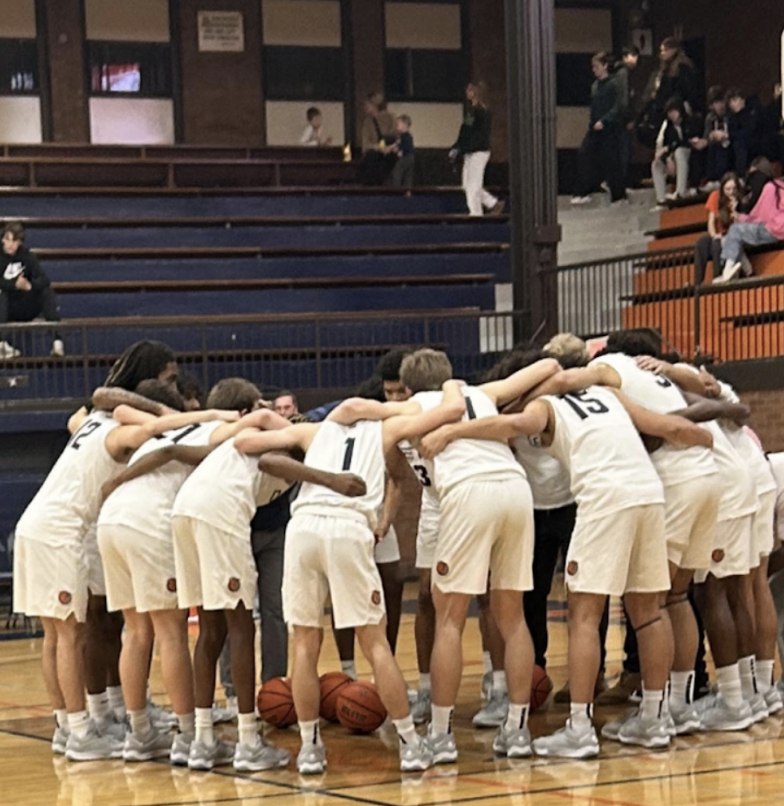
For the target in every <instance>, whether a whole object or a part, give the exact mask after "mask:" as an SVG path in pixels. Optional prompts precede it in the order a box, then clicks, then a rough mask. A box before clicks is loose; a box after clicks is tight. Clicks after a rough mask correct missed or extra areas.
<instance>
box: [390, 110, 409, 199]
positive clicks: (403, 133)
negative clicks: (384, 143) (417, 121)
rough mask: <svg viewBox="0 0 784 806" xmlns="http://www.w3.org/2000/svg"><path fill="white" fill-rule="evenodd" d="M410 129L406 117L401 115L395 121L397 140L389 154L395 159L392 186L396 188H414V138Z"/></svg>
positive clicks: (407, 117)
mask: <svg viewBox="0 0 784 806" xmlns="http://www.w3.org/2000/svg"><path fill="white" fill-rule="evenodd" d="M410 129H411V118H410V117H409V116H408V115H401V116H400V117H399V118H398V119H397V120H396V121H395V130H396V131H397V140H396V141H395V143H394V144H393V145H392V146H391V148H390V152H391V153H392V154H394V155H395V157H397V162H396V163H395V167H394V168H393V169H392V184H393V185H394V187H396V188H410V187H413V186H414V137H413V135H412V134H411V131H410Z"/></svg>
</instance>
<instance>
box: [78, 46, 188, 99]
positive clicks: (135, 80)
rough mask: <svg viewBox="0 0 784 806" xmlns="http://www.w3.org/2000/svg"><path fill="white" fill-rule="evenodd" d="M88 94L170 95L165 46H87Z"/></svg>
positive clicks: (169, 66) (159, 96) (169, 56)
mask: <svg viewBox="0 0 784 806" xmlns="http://www.w3.org/2000/svg"><path fill="white" fill-rule="evenodd" d="M88 55H89V69H90V92H91V93H92V94H93V95H105V94H106V95H114V94H117V93H122V94H132V95H138V96H144V97H148V98H169V97H171V95H172V66H171V49H170V47H169V45H168V44H159V43H149V42H144V43H135V42H134V43H129V42H88Z"/></svg>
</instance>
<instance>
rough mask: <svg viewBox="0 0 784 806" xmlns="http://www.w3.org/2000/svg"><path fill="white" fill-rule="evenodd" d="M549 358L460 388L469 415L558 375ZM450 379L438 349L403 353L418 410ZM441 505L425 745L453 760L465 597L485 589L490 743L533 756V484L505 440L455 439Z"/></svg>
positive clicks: (439, 478) (440, 473) (441, 759)
mask: <svg viewBox="0 0 784 806" xmlns="http://www.w3.org/2000/svg"><path fill="white" fill-rule="evenodd" d="M558 369H559V366H558V363H557V362H556V361H554V360H553V359H547V360H545V361H540V362H538V363H537V364H534V365H532V366H530V367H526V368H525V369H523V370H521V371H520V372H517V373H515V374H514V375H512V376H510V377H509V378H506V379H504V380H501V381H496V382H493V383H488V384H484V385H483V386H481V387H477V388H474V387H467V388H466V389H464V394H465V397H466V404H465V405H466V414H465V415H464V417H467V418H468V419H469V420H473V419H475V418H476V417H479V418H486V417H492V416H494V415H496V414H497V413H498V410H497V408H496V406H497V405H504V404H507V403H510V402H512V401H513V400H516V399H517V398H518V397H520V396H521V395H523V394H525V393H526V392H528V391H530V389H532V388H533V387H534V386H536V385H537V384H538V383H540V382H541V381H543V380H544V379H546V378H547V377H549V376H550V375H552V374H553V373H554V372H557V371H558ZM451 377H452V365H451V364H450V363H449V359H448V358H447V356H446V355H445V354H444V353H441V352H437V351H435V350H429V349H424V350H417V351H416V352H415V353H413V354H412V355H410V356H408V357H407V358H405V359H404V361H403V364H402V366H401V368H400V378H401V380H402V382H403V384H404V385H405V386H406V388H407V389H408V390H409V391H410V392H411V393H413V394H414V396H413V398H412V400H411V401H410V402H413V403H416V404H417V406H418V407H419V408H420V409H421V410H422V411H425V412H427V411H429V410H430V409H431V408H433V407H434V406H436V405H438V404H439V402H440V400H441V397H442V395H441V393H440V392H438V391H435V390H437V389H439V388H440V386H441V385H442V384H443V383H444V382H445V381H446V380H448V379H449V378H451ZM434 469H435V484H436V490H437V493H438V496H439V499H440V502H441V518H440V523H439V534H438V542H437V544H436V550H435V556H434V566H433V567H434V568H435V570H436V576H435V577H434V578H433V603H434V605H435V609H436V636H435V644H434V649H433V659H432V675H433V694H432V714H433V720H432V722H431V724H430V731H429V734H428V744H429V745H430V747H431V749H432V750H433V758H434V761H435V763H437V764H441V763H453V762H455V761H456V760H457V745H456V744H455V739H454V735H453V734H452V714H453V711H454V704H455V701H456V699H457V693H458V690H459V688H460V679H461V676H462V668H463V662H462V635H463V630H464V628H465V622H466V617H467V615H468V607H469V605H470V602H471V598H472V597H473V596H477V595H480V594H483V593H485V591H486V590H487V588H488V576H489V578H490V585H489V587H490V607H491V610H492V612H493V615H494V617H495V622H496V624H497V625H498V628H499V630H500V632H501V635H502V637H503V639H504V643H505V650H504V652H505V655H504V669H505V672H506V684H507V688H508V691H509V710H508V714H507V717H506V721H505V724H504V725H502V726H501V727H499V730H498V733H497V734H496V737H495V741H494V742H493V749H494V751H495V752H496V753H498V754H499V755H506V756H509V757H512V758H520V757H524V756H527V755H530V753H531V740H530V733H529V731H528V706H529V702H530V696H531V680H532V677H533V666H534V658H533V647H532V645H531V637H530V634H529V633H528V627H527V626H526V623H525V618H524V617H523V608H522V595H521V594H522V592H523V591H525V590H529V589H530V588H531V565H532V553H533V502H532V500H531V490H530V487H529V486H528V483H527V481H526V479H525V474H524V472H523V470H522V468H521V467H520V465H519V464H518V463H517V462H516V461H515V458H514V456H513V455H512V452H511V450H510V449H509V446H508V445H505V444H504V445H498V444H496V443H492V442H487V441H481V440H471V441H456V442H455V444H454V445H452V446H450V448H449V449H448V450H446V451H445V452H444V453H443V455H440V456H439V457H438V458H437V459H436V461H435V464H434Z"/></svg>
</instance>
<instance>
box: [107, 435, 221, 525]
mask: <svg viewBox="0 0 784 806" xmlns="http://www.w3.org/2000/svg"><path fill="white" fill-rule="evenodd" d="M222 424H223V423H222V422H221V421H220V420H215V421H214V422H210V423H193V424H192V425H188V426H185V427H184V428H178V429H177V430H175V431H167V432H166V433H165V434H162V435H161V436H159V437H154V438H153V439H150V440H147V442H145V443H144V445H142V446H141V448H139V450H138V451H136V453H135V454H134V455H133V457H132V458H131V461H130V463H129V466H130V465H134V464H136V463H137V462H138V461H139V460H140V459H142V458H143V457H144V456H148V455H149V454H151V453H154V452H155V451H159V450H161V449H163V448H166V447H169V446H171V445H190V446H193V447H204V446H207V445H209V444H210V436H211V435H212V432H213V431H215V429H216V428H218V427H219V426H220V425H222ZM193 470H194V466H193V465H186V464H183V463H182V462H168V463H167V464H165V465H163V467H159V468H158V469H157V470H154V471H153V472H152V473H148V474H147V475H145V476H139V477H138V478H135V479H131V480H130V481H128V482H126V483H125V484H123V485H121V486H120V487H118V488H117V489H116V490H115V491H114V492H113V493H112V494H111V495H110V496H109V498H107V499H106V503H105V504H104V505H103V508H102V509H101V514H100V516H99V517H98V524H99V526H103V525H108V524H112V525H116V524H121V525H123V526H128V527H130V528H131V529H135V530H136V531H137V532H142V534H145V535H150V536H151V537H156V538H158V539H160V540H171V515H172V506H173V504H174V499H175V498H176V497H177V493H178V492H179V491H180V487H182V485H183V484H184V483H185V480H186V479H187V478H188V476H190V474H191V473H192V472H193Z"/></svg>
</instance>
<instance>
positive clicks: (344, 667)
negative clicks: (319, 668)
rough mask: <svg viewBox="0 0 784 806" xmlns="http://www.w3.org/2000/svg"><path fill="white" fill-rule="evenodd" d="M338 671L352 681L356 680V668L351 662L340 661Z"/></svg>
mask: <svg viewBox="0 0 784 806" xmlns="http://www.w3.org/2000/svg"><path fill="white" fill-rule="evenodd" d="M340 670H341V671H342V672H343V674H347V675H348V676H349V677H350V678H351V679H352V680H356V679H357V667H356V664H355V663H354V661H353V660H342V661H340Z"/></svg>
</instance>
